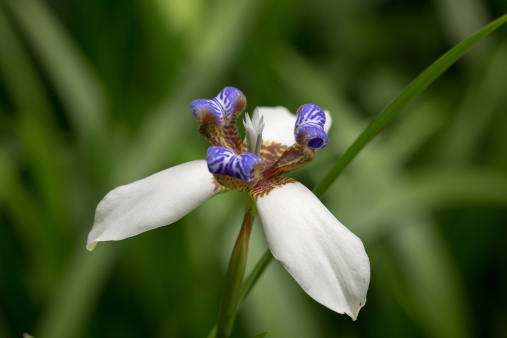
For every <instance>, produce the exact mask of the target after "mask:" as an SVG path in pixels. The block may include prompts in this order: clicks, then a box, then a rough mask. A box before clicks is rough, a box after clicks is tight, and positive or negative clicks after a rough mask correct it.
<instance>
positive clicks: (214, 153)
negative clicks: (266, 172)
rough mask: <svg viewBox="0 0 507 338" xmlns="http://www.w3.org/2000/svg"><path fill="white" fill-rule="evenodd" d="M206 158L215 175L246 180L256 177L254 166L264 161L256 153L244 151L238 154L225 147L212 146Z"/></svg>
mask: <svg viewBox="0 0 507 338" xmlns="http://www.w3.org/2000/svg"><path fill="white" fill-rule="evenodd" d="M206 160H207V162H208V169H209V171H210V173H212V174H213V175H227V176H231V177H234V178H237V179H240V180H242V181H244V182H252V181H253V180H254V179H255V170H254V167H255V166H256V165H257V164H259V163H261V162H262V159H261V158H260V157H259V156H257V155H255V154H252V153H243V154H241V155H239V156H237V155H235V154H234V153H233V152H232V151H231V150H229V149H227V148H224V147H210V148H209V149H208V153H207V155H206Z"/></svg>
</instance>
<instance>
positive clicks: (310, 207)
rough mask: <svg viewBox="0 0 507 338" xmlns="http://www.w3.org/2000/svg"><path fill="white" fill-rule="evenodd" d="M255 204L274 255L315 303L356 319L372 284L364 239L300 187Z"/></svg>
mask: <svg viewBox="0 0 507 338" xmlns="http://www.w3.org/2000/svg"><path fill="white" fill-rule="evenodd" d="M256 203H257V208H258V210H259V215H260V217H261V220H262V224H263V227H264V232H265V234H266V238H267V241H268V245H269V248H270V249H271V252H272V253H273V256H274V257H275V258H276V259H277V260H279V261H280V262H282V264H283V265H284V267H285V269H287V271H288V272H289V273H290V274H291V275H292V277H294V279H295V280H296V281H297V282H298V283H299V285H301V287H302V288H303V290H305V291H306V293H308V295H310V296H311V297H312V298H313V299H315V300H316V301H317V302H319V303H321V304H323V305H325V306H327V307H328V308H330V309H331V310H334V311H336V312H338V313H346V314H347V315H349V316H350V317H351V318H352V319H354V320H355V319H356V318H357V315H358V313H359V310H360V309H361V307H362V306H364V304H365V302H366V292H367V291H368V285H369V283H370V262H369V260H368V256H367V255H366V252H365V250H364V246H363V243H362V242H361V240H360V239H359V238H358V237H357V236H356V235H354V234H353V233H352V232H351V231H350V230H348V229H347V228H346V227H345V226H343V225H342V224H341V223H340V222H339V221H338V220H337V219H336V218H335V217H334V216H333V214H331V212H330V211H329V210H328V209H327V208H326V207H325V206H324V205H323V204H322V203H321V202H320V201H319V199H318V198H317V197H316V196H315V195H314V194H313V193H312V192H311V191H310V190H308V189H307V188H306V187H305V186H304V185H302V184H301V183H299V182H297V183H288V184H286V185H284V186H282V187H279V188H275V189H273V190H272V191H271V192H269V194H267V195H265V196H264V197H262V198H258V199H257V202H256Z"/></svg>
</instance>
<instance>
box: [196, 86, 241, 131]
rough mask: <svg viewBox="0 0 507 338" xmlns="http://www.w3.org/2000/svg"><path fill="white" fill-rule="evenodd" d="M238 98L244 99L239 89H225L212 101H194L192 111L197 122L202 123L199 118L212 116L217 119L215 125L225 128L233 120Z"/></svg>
mask: <svg viewBox="0 0 507 338" xmlns="http://www.w3.org/2000/svg"><path fill="white" fill-rule="evenodd" d="M238 97H244V95H243V93H242V92H241V91H240V90H239V89H236V88H233V87H225V88H224V89H222V91H221V92H220V93H218V95H217V96H216V97H214V98H212V99H211V100H203V99H199V100H194V101H192V103H191V104H190V109H191V110H192V114H193V115H194V117H195V119H196V120H197V121H200V118H199V117H202V116H204V115H209V114H211V116H213V117H214V119H215V122H214V123H215V124H217V125H219V126H223V125H224V124H228V123H229V122H230V121H231V120H232V118H233V114H234V109H235V105H236V100H237V99H238Z"/></svg>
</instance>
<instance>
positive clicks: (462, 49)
mask: <svg viewBox="0 0 507 338" xmlns="http://www.w3.org/2000/svg"><path fill="white" fill-rule="evenodd" d="M505 22H507V14H505V15H503V16H502V17H500V18H498V19H496V20H495V21H493V22H491V23H490V24H488V25H487V26H485V27H484V28H482V29H480V30H479V31H478V32H476V33H475V34H473V35H472V36H470V37H468V38H467V39H465V40H464V41H463V42H461V43H459V44H458V45H457V46H455V47H454V48H452V49H451V50H449V51H448V52H447V53H445V54H444V55H443V56H441V57H440V58H439V59H438V60H436V61H435V62H434V63H433V64H432V65H431V66H429V67H428V68H427V69H426V70H425V71H424V72H423V73H421V75H419V76H418V77H417V78H416V79H415V80H414V81H412V82H411V83H410V84H409V85H408V86H407V87H406V88H405V89H404V90H403V91H402V92H401V93H400V95H398V96H397V97H396V98H395V99H394V100H393V101H392V102H391V103H390V104H389V105H388V106H387V107H386V108H385V109H384V110H383V111H381V112H380V114H379V115H378V116H377V117H376V118H375V120H373V121H372V122H371V123H370V124H369V125H368V127H367V128H366V129H365V130H364V131H363V132H362V133H361V135H359V137H358V138H357V139H356V141H354V143H353V144H352V145H351V146H350V148H348V150H347V151H346V152H345V154H343V156H342V157H340V159H339V160H338V161H337V162H336V164H335V165H334V166H333V168H332V169H331V170H330V171H329V174H328V175H327V176H326V177H324V179H323V180H322V181H321V182H320V183H319V184H318V185H317V187H315V189H314V193H315V195H317V196H321V195H322V194H324V192H325V191H326V190H327V189H328V188H329V186H330V185H331V184H332V183H333V182H334V180H335V179H336V178H337V177H338V175H339V174H340V173H341V172H342V171H343V170H344V169H345V168H346V167H347V165H348V164H349V163H350V162H351V161H352V160H353V159H354V158H355V157H356V155H357V154H358V153H359V152H360V151H361V150H362V149H363V148H364V147H365V146H366V144H368V143H369V142H370V141H371V140H372V139H373V138H374V137H375V136H376V135H377V134H378V133H379V132H380V131H381V130H382V129H383V128H384V127H385V126H386V125H387V123H389V121H391V120H392V119H393V118H394V117H395V116H396V115H398V113H399V112H400V111H401V110H402V109H403V108H405V106H406V105H407V104H408V103H409V102H410V101H412V100H413V99H414V98H416V97H417V96H418V95H419V94H420V93H421V92H422V91H423V90H424V89H426V88H427V87H428V86H429V85H430V84H431V83H432V82H433V81H435V80H436V79H437V78H438V77H439V76H440V75H441V74H442V73H443V72H444V71H445V70H447V68H449V67H450V66H451V65H452V64H453V63H455V62H456V61H457V60H458V59H459V58H460V57H462V56H463V55H464V54H465V53H466V52H467V51H468V50H469V49H470V48H472V47H473V46H474V45H475V44H476V43H477V42H479V41H480V40H481V39H482V38H484V37H485V36H487V35H488V34H490V33H491V32H493V31H494V30H496V29H497V28H498V27H500V26H501V25H503V24H504V23H505Z"/></svg>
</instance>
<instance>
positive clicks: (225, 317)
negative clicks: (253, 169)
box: [212, 194, 257, 338]
mask: <svg viewBox="0 0 507 338" xmlns="http://www.w3.org/2000/svg"><path fill="white" fill-rule="evenodd" d="M256 212H257V208H256V206H255V202H254V201H253V199H252V198H251V197H250V195H249V194H247V199H246V206H245V217H244V218H243V224H242V225H241V230H240V232H239V235H238V239H237V240H236V244H235V245H234V249H233V251H232V255H231V260H230V261H229V267H228V268H227V274H226V279H225V285H224V292H223V294H222V303H221V304H220V311H219V314H218V321H217V327H216V336H215V337H217V338H227V337H229V336H230V334H231V331H232V327H233V326H234V319H235V317H236V312H237V308H238V301H239V299H240V292H241V285H242V282H243V276H244V273H245V266H246V258H247V251H248V240H249V239H250V233H251V231H252V223H253V220H254V218H255V213H256ZM212 333H213V332H212Z"/></svg>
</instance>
